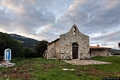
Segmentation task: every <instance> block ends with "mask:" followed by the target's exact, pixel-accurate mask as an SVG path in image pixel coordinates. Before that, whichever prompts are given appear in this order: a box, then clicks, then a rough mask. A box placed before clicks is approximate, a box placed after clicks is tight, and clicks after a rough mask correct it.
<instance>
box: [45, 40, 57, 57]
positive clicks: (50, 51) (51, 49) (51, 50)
mask: <svg viewBox="0 0 120 80" xmlns="http://www.w3.org/2000/svg"><path fill="white" fill-rule="evenodd" d="M58 53H59V40H58V41H56V42H54V43H52V44H50V45H48V46H47V59H54V58H59V54H58Z"/></svg>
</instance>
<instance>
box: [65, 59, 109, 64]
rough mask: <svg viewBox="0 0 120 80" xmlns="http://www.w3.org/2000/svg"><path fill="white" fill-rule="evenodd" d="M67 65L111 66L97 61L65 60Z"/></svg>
mask: <svg viewBox="0 0 120 80" xmlns="http://www.w3.org/2000/svg"><path fill="white" fill-rule="evenodd" d="M65 62H66V63H70V64H73V65H90V64H111V63H110V62H103V61H96V60H79V59H73V60H65Z"/></svg>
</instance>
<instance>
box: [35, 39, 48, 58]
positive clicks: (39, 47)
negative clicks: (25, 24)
mask: <svg viewBox="0 0 120 80" xmlns="http://www.w3.org/2000/svg"><path fill="white" fill-rule="evenodd" d="M47 44H48V41H46V40H42V41H40V42H39V43H38V44H37V45H36V51H37V53H38V54H40V57H43V56H42V55H43V53H44V51H45V50H47Z"/></svg>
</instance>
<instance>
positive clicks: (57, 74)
mask: <svg viewBox="0 0 120 80" xmlns="http://www.w3.org/2000/svg"><path fill="white" fill-rule="evenodd" d="M92 59H93V60H100V61H107V62H111V63H112V64H100V65H71V64H68V63H65V62H63V61H61V60H51V59H48V60H47V59H44V58H31V59H13V60H12V62H14V63H16V66H14V67H12V68H1V67H0V80H5V79H6V80H101V79H102V78H105V77H107V78H108V77H109V78H110V77H111V78H115V77H120V57H117V56H111V57H95V58H92ZM63 68H68V69H75V70H73V71H70V70H67V71H63V70H62V69H63Z"/></svg>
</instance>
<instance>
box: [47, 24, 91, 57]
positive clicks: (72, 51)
mask: <svg viewBox="0 0 120 80" xmlns="http://www.w3.org/2000/svg"><path fill="white" fill-rule="evenodd" d="M46 57H47V59H86V58H88V57H90V54H89V36H87V35H84V34H82V33H81V32H80V31H79V29H78V27H77V26H76V25H73V26H72V28H71V29H70V31H68V32H67V33H65V34H62V35H60V38H58V39H56V40H54V41H52V42H51V43H49V44H48V46H47V51H46Z"/></svg>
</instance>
